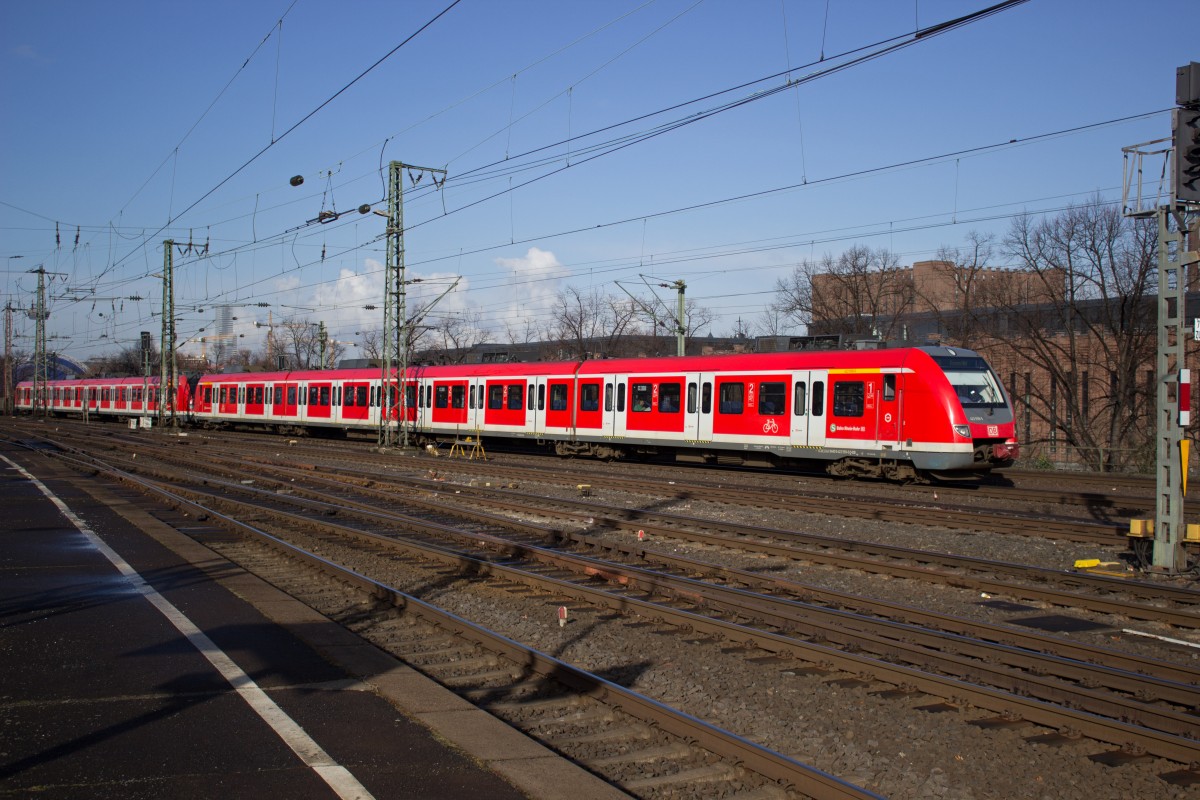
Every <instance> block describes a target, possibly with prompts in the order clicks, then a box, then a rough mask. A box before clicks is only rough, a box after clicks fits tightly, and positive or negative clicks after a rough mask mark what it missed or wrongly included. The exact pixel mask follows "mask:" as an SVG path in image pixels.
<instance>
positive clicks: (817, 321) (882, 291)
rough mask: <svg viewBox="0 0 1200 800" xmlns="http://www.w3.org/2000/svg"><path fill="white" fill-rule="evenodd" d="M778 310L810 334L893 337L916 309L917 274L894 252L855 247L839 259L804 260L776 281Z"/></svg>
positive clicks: (774, 305)
mask: <svg viewBox="0 0 1200 800" xmlns="http://www.w3.org/2000/svg"><path fill="white" fill-rule="evenodd" d="M775 291H776V293H777V294H778V300H777V301H776V302H775V303H774V304H773V306H772V307H773V308H774V309H775V310H777V311H779V312H780V313H782V314H784V315H785V316H786V317H787V318H788V319H789V320H790V321H792V322H794V323H796V324H799V325H806V326H808V328H809V332H810V333H849V334H860V335H866V336H878V337H881V338H885V339H887V338H894V337H895V334H896V332H897V329H898V326H899V325H900V324H901V323H900V322H899V317H900V316H901V315H904V314H907V313H910V312H911V311H912V309H913V303H914V300H915V292H914V290H913V281H912V272H911V271H910V270H904V269H900V267H899V258H898V257H897V256H896V255H895V254H894V253H892V252H891V251H890V250H886V249H882V248H881V249H878V250H873V249H871V248H869V247H863V246H860V245H855V246H854V247H851V248H850V249H849V250H846V251H845V252H843V253H842V254H841V255H840V256H837V257H836V258H835V257H834V256H832V255H829V254H826V255H824V256H822V257H821V259H820V260H819V261H816V262H813V261H807V260H805V261H802V262H801V263H800V264H799V265H797V267H796V268H795V269H794V270H792V273H791V274H790V275H788V276H786V277H785V278H781V279H780V280H778V281H777V282H776V284H775Z"/></svg>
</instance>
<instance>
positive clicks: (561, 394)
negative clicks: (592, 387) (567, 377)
mask: <svg viewBox="0 0 1200 800" xmlns="http://www.w3.org/2000/svg"><path fill="white" fill-rule="evenodd" d="M550 410H551V411H566V410H567V385H566V384H565V383H552V384H550Z"/></svg>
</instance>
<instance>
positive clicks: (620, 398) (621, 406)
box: [617, 383, 625, 412]
mask: <svg viewBox="0 0 1200 800" xmlns="http://www.w3.org/2000/svg"><path fill="white" fill-rule="evenodd" d="M624 410H625V384H623V383H618V384H617V411H622V412H623V411H624Z"/></svg>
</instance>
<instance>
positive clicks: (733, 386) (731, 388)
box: [717, 383, 746, 414]
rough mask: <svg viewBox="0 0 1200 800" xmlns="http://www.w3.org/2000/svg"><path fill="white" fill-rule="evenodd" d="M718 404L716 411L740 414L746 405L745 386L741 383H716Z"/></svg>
mask: <svg viewBox="0 0 1200 800" xmlns="http://www.w3.org/2000/svg"><path fill="white" fill-rule="evenodd" d="M718 389H719V390H720V398H721V399H720V404H719V405H718V406H717V412H718V413H720V414H740V413H742V411H743V410H744V409H745V407H746V386H745V384H742V383H722V384H718Z"/></svg>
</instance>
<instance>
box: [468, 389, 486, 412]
mask: <svg viewBox="0 0 1200 800" xmlns="http://www.w3.org/2000/svg"><path fill="white" fill-rule="evenodd" d="M480 399H482V398H480ZM467 403H468V405H467V408H474V407H475V387H474V386H472V387H471V391H470V392H469V396H468V398H467ZM479 405H483V403H480V404H479Z"/></svg>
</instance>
